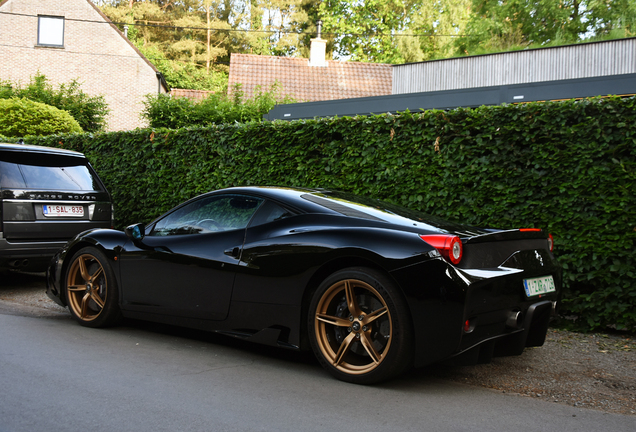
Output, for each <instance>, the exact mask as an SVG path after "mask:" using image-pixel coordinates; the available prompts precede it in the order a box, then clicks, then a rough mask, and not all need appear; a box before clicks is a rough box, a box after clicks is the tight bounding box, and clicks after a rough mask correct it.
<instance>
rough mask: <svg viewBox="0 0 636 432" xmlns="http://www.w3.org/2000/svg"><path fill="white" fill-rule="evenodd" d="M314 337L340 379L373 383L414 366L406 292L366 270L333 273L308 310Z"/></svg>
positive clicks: (326, 364)
mask: <svg viewBox="0 0 636 432" xmlns="http://www.w3.org/2000/svg"><path fill="white" fill-rule="evenodd" d="M308 328H309V339H310V342H311V346H312V349H313V351H314V353H315V355H316V357H317V358H318V360H319V361H320V363H321V364H322V366H323V367H324V368H325V369H326V370H327V371H329V372H330V373H331V374H332V375H333V376H335V377H336V378H338V379H340V380H342V381H347V382H352V383H357V384H373V383H377V382H380V381H384V380H387V379H389V378H392V377H394V376H396V375H398V374H400V373H402V372H404V371H405V370H406V369H407V368H408V367H409V366H410V365H411V364H412V358H413V356H412V353H413V336H412V334H413V332H412V328H411V320H410V315H409V312H408V308H407V307H406V304H405V302H404V300H403V298H402V295H401V293H400V292H399V291H398V289H397V288H396V287H395V286H394V284H393V283H392V282H391V281H390V280H389V279H388V277H386V276H384V275H383V274H381V273H379V272H376V271H374V270H371V269H367V268H351V269H346V270H342V271H339V272H336V273H334V274H333V275H331V276H330V277H328V278H327V279H326V280H325V281H324V282H323V283H322V284H321V285H320V286H319V287H318V289H317V290H316V292H315V293H314V296H313V298H312V301H311V304H310V307H309V316H308Z"/></svg>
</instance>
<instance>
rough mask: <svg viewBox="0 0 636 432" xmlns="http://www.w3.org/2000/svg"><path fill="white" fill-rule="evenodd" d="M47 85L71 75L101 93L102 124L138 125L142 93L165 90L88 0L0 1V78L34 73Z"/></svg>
mask: <svg viewBox="0 0 636 432" xmlns="http://www.w3.org/2000/svg"><path fill="white" fill-rule="evenodd" d="M38 72H39V73H41V74H43V75H45V76H46V77H47V78H48V79H49V80H50V82H51V83H52V84H53V85H59V84H62V83H68V82H70V81H71V80H73V79H76V80H77V81H78V82H80V84H81V89H82V91H84V92H85V93H87V94H90V95H104V97H105V100H106V103H108V107H109V108H110V110H111V113H110V116H109V118H108V126H107V129H108V130H109V131H115V130H129V129H134V128H137V127H144V126H146V123H145V122H144V121H142V120H141V119H140V117H139V114H140V112H141V111H142V109H143V104H142V102H143V100H144V96H145V95H147V94H156V93H158V92H161V93H165V92H166V91H168V90H169V89H168V85H167V84H166V82H165V80H164V79H163V77H162V75H161V74H160V73H159V71H158V70H157V69H156V68H155V67H154V65H153V64H152V63H150V61H148V59H146V58H145V57H144V56H143V55H142V54H141V53H140V52H139V51H138V50H137V48H135V47H134V46H133V44H132V43H130V41H128V39H126V37H125V36H124V35H123V33H121V32H120V31H119V30H118V29H117V27H116V26H115V25H114V24H112V23H111V22H110V20H109V19H108V18H107V17H106V16H105V15H104V14H103V13H102V12H101V11H100V10H99V9H98V8H97V7H96V6H95V5H94V4H93V3H91V2H90V1H89V0H55V1H52V0H0V80H5V81H12V82H21V83H22V84H26V83H28V82H29V80H30V78H31V77H32V76H34V75H35V74H37V73H38Z"/></svg>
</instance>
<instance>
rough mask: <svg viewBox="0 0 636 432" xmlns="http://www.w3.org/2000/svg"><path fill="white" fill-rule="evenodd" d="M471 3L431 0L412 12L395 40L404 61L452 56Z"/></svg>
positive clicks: (462, 31)
mask: <svg viewBox="0 0 636 432" xmlns="http://www.w3.org/2000/svg"><path fill="white" fill-rule="evenodd" d="M470 4H471V0H431V1H428V2H423V3H422V4H420V5H419V8H417V9H416V10H414V11H413V13H412V16H411V18H410V23H409V25H408V28H407V29H406V30H405V31H404V33H403V34H402V35H401V37H400V38H399V39H398V49H399V51H400V54H401V56H402V59H403V61H404V62H417V61H423V60H430V59H436V58H446V57H451V56H452V55H453V54H454V52H455V40H456V39H458V38H461V37H463V36H464V31H465V28H466V24H467V23H468V20H469V18H470Z"/></svg>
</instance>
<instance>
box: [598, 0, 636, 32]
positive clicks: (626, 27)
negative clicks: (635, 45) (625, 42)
mask: <svg viewBox="0 0 636 432" xmlns="http://www.w3.org/2000/svg"><path fill="white" fill-rule="evenodd" d="M587 6H588V12H587V14H586V17H587V19H588V22H589V27H588V28H589V30H590V31H592V32H593V33H594V36H596V37H603V36H609V37H616V38H621V37H631V36H634V35H636V1H634V0H588V1H587Z"/></svg>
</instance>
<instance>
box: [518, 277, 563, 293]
mask: <svg viewBox="0 0 636 432" xmlns="http://www.w3.org/2000/svg"><path fill="white" fill-rule="evenodd" d="M523 287H524V288H525V290H526V295H527V296H528V297H532V296H536V295H540V294H546V293H549V292H554V291H556V287H555V286H554V278H552V276H542V277H538V278H532V279H524V280H523Z"/></svg>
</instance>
